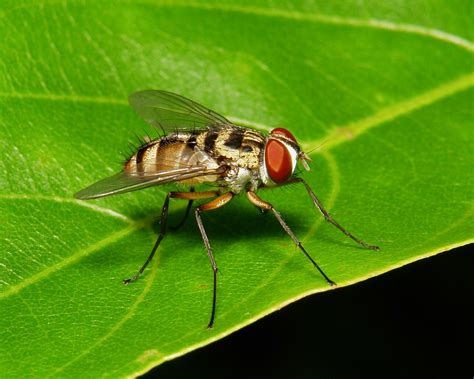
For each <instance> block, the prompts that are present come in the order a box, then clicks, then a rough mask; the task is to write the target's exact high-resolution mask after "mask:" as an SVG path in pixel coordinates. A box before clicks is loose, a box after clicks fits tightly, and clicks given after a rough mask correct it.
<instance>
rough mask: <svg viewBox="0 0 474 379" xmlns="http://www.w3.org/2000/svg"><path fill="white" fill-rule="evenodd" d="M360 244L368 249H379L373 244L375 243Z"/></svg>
mask: <svg viewBox="0 0 474 379" xmlns="http://www.w3.org/2000/svg"><path fill="white" fill-rule="evenodd" d="M362 246H364V247H365V248H366V249H369V250H374V251H380V247H378V246H375V245H368V244H366V243H365V242H364V244H363V245H362Z"/></svg>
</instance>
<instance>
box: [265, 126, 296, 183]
mask: <svg viewBox="0 0 474 379" xmlns="http://www.w3.org/2000/svg"><path fill="white" fill-rule="evenodd" d="M262 151H263V153H262V154H261V157H260V171H259V173H260V180H261V181H262V183H263V184H264V185H265V186H269V187H271V186H277V185H281V184H283V183H285V182H286V181H288V180H289V179H290V178H291V176H292V175H293V173H294V172H295V170H296V165H297V163H298V159H299V157H300V154H302V153H301V150H300V148H299V146H298V143H297V142H296V139H295V137H293V135H292V134H291V133H290V132H289V131H288V130H286V129H283V128H277V129H274V130H272V132H271V133H270V135H269V136H268V137H267V139H266V141H265V147H264V148H263V150H262Z"/></svg>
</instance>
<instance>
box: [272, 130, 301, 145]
mask: <svg viewBox="0 0 474 379" xmlns="http://www.w3.org/2000/svg"><path fill="white" fill-rule="evenodd" d="M270 134H273V135H275V134H276V135H280V136H283V137H286V138H288V139H291V140H292V141H293V142H295V143H296V138H295V136H294V135H293V134H291V132H290V131H289V130H287V129H285V128H276V129H273V130H272V131H271V132H270Z"/></svg>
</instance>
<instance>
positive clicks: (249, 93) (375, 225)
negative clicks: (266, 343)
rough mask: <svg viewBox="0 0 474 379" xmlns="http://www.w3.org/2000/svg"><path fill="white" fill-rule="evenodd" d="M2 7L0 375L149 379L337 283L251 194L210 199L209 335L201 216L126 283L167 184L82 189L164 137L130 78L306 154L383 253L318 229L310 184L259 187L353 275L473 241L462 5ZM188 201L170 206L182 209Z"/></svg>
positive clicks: (469, 15) (318, 253) (350, 279)
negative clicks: (133, 149) (289, 142)
mask: <svg viewBox="0 0 474 379" xmlns="http://www.w3.org/2000/svg"><path fill="white" fill-rule="evenodd" d="M0 19H1V22H0V35H1V36H2V39H1V49H0V51H1V52H0V70H1V75H0V107H1V113H0V143H1V152H2V158H1V161H0V209H1V211H0V230H1V232H0V233H1V234H0V237H1V245H0V259H1V260H0V286H1V290H0V291H1V292H0V304H1V311H2V316H1V318H0V337H1V341H2V347H1V354H0V357H1V358H0V372H1V373H2V374H1V376H2V377H5V378H15V377H20V376H21V377H49V376H52V377H62V378H74V377H80V376H83V375H84V373H87V374H88V375H89V376H91V377H107V376H109V377H126V376H133V375H138V374H139V373H143V372H146V371H147V370H148V369H150V368H151V367H153V366H155V365H157V364H160V363H161V362H164V361H166V360H170V359H173V358H174V357H176V356H179V355H182V354H186V353H187V352H189V351H191V350H193V349H196V348H198V347H200V346H203V345H205V344H209V343H211V342H212V341H215V340H216V339H219V338H222V337H224V336H225V335H227V334H229V333H232V332H233V331H235V330H237V329H239V328H242V327H244V326H245V325H247V324H249V323H252V322H253V321H255V320H257V319H259V318H261V317H263V316H264V315H266V314H269V313H271V312H273V311H275V310H277V309H279V308H281V307H283V306H284V305H286V304H288V303H290V302H293V301H296V300H297V299H299V298H301V297H304V296H307V295H309V294H312V293H316V292H320V291H327V290H330V288H329V286H328V285H327V284H326V282H325V281H324V280H323V278H321V276H320V275H319V274H318V273H317V272H316V270H314V269H313V268H312V266H311V265H310V264H309V262H308V261H307V259H306V258H305V257H304V255H303V254H301V253H300V252H299V251H298V250H297V249H296V248H295V246H294V245H293V244H292V242H291V240H290V239H289V238H288V237H287V236H286V235H285V234H284V232H283V231H282V230H281V229H280V227H279V225H278V224H277V222H276V221H275V220H274V219H273V218H272V216H271V214H266V215H261V214H260V213H259V212H258V211H257V210H255V208H253V207H252V206H251V205H250V204H249V203H248V202H247V201H246V199H245V197H243V196H242V197H240V198H238V199H236V200H233V201H232V203H231V204H229V205H228V206H226V207H225V208H223V209H221V210H217V211H214V212H211V213H209V214H205V215H204V222H205V225H206V227H207V230H208V234H209V238H210V240H211V243H212V245H213V248H214V253H215V256H216V260H217V262H218V265H219V268H220V270H221V273H222V275H219V278H218V279H219V284H218V286H219V287H218V307H217V318H216V325H215V328H214V329H213V330H206V328H205V327H206V324H207V321H208V318H209V313H210V305H211V295H212V272H211V268H210V265H209V262H208V259H207V257H206V253H205V249H204V246H203V244H202V241H201V237H200V235H199V232H198V229H197V227H196V225H195V222H194V220H193V218H192V217H191V218H190V219H189V220H188V222H187V224H186V225H185V227H184V228H183V229H181V230H179V231H176V232H170V233H169V235H168V236H167V237H166V238H165V240H164V241H163V243H162V246H161V247H160V249H159V251H158V256H157V259H155V261H154V262H153V264H152V265H151V267H150V268H149V269H148V270H147V271H146V272H145V275H144V276H143V277H142V278H141V279H140V280H139V281H138V282H136V283H134V284H133V285H130V286H128V287H125V286H123V285H122V284H121V280H122V279H124V278H126V277H129V276H130V275H132V274H133V273H134V272H135V270H137V269H138V268H139V266H140V265H141V264H142V263H143V261H144V259H145V258H146V256H147V254H148V253H149V251H150V249H151V247H152V245H153V242H154V239H155V238H156V234H157V230H158V225H157V222H156V220H157V218H158V216H159V213H160V209H161V205H162V202H163V200H164V195H165V192H166V191H167V190H170V189H172V188H173V187H172V186H171V187H166V188H151V189H146V190H143V191H139V192H135V193H129V194H124V195H120V196H116V197H110V198H104V199H101V200H96V201H90V202H83V201H77V200H75V199H73V197H72V195H73V194H74V193H75V192H76V191H78V190H79V189H81V188H83V187H85V186H87V185H89V184H91V183H92V182H94V181H96V180H99V179H101V178H103V177H105V176H108V175H111V174H113V173H114V172H117V171H119V170H120V169H121V163H122V161H123V159H124V158H125V156H126V155H128V154H129V152H130V151H129V150H130V148H129V143H130V142H132V143H135V144H136V142H133V141H136V136H143V135H146V134H147V133H155V132H154V131H153V129H152V128H151V127H148V126H146V125H145V124H144V123H143V122H142V121H141V120H140V119H139V118H138V117H137V116H136V114H135V113H134V112H133V110H132V109H131V108H130V107H129V106H128V105H127V101H126V99H127V96H128V95H129V94H130V93H132V92H133V91H137V90H143V89H165V90H168V91H173V92H176V93H179V94H182V95H184V96H187V97H189V98H191V99H193V100H195V101H197V102H199V103H201V104H203V105H205V106H208V107H210V108H211V109H214V110H216V111H217V112H219V113H222V114H223V115H224V116H226V117H228V118H229V119H231V120H233V121H235V122H238V123H241V124H243V125H246V126H252V127H256V128H258V129H260V130H264V131H269V130H271V129H272V128H274V127H284V128H287V129H289V130H291V132H292V133H293V134H294V135H295V136H296V138H298V140H299V141H301V142H302V144H303V146H304V148H305V149H306V150H307V151H308V150H311V149H313V150H312V152H311V154H310V156H311V158H312V159H313V162H312V171H311V172H309V173H303V174H302V175H303V176H304V177H305V178H306V179H307V181H308V182H309V183H310V185H311V186H312V187H313V189H314V191H315V192H316V193H317V194H318V195H319V197H320V198H321V200H322V202H323V203H324V204H325V205H326V207H327V208H328V209H329V210H330V212H331V213H332V215H333V216H334V217H335V218H336V219H337V220H338V221H339V222H340V223H341V224H342V225H344V226H345V227H346V228H347V229H349V230H350V231H352V232H353V233H354V234H356V235H357V236H359V237H361V238H363V239H364V240H366V241H367V242H369V243H373V244H377V245H380V247H381V251H380V252H374V251H369V250H364V249H361V248H359V247H358V246H357V245H355V244H354V243H353V242H352V241H351V240H349V239H347V238H346V237H344V236H343V235H342V234H341V233H340V232H339V231H338V230H337V229H336V228H334V227H332V226H331V225H329V224H327V223H325V222H324V220H323V219H322V217H321V215H320V214H318V212H317V210H316V209H315V208H314V207H313V206H312V204H311V202H310V199H309V198H308V197H307V195H306V193H305V191H304V188H302V187H301V188H300V187H299V186H298V185H294V186H290V187H288V188H281V189H276V190H273V191H262V192H261V196H262V197H263V198H264V199H266V200H268V201H271V202H272V203H273V204H274V205H275V207H276V208H277V209H278V210H280V212H281V213H282V214H283V215H284V217H285V218H286V219H287V221H288V223H289V225H290V226H291V227H292V228H293V229H294V231H295V233H296V234H297V235H298V236H299V237H300V238H301V239H302V241H303V243H304V245H305V246H306V248H307V250H308V251H309V252H310V253H311V254H312V255H313V256H314V258H315V259H316V260H317V261H318V262H319V263H320V265H321V267H322V268H323V269H324V270H325V272H326V273H327V274H328V275H329V276H330V277H331V278H332V279H333V280H334V281H336V282H337V283H338V285H339V286H345V285H349V284H351V283H354V282H358V281H361V280H364V279H367V278H369V277H372V276H375V275H379V274H382V273H384V272H386V271H389V270H391V269H393V268H396V267H399V266H402V265H404V264H407V263H409V262H412V261H415V260H418V259H422V258H425V257H428V256H430V255H433V254H437V253H440V252H442V251H446V250H449V249H451V248H453V247H456V246H460V245H464V244H466V243H469V242H472V241H473V230H474V225H473V212H474V211H473V209H474V208H473V176H472V167H474V155H473V153H472V152H473V151H474V142H473V140H474V138H473V137H474V123H473V109H474V107H473V85H474V74H473V51H474V44H473V42H472V38H473V33H474V31H473V28H472V19H473V6H472V3H471V2H469V1H429V0H420V1H416V2H410V1H406V2H405V1H399V2H379V1H367V2H359V1H345V2H312V1H308V2H304V4H303V3H302V4H299V2H293V1H288V2H285V1H281V2H273V3H266V2H253V1H248V2H228V1H216V2H213V1H206V2H179V1H177V2H175V1H169V2H166V1H156V2H155V1H146V0H145V1H137V2H135V1H117V2H114V3H111V2H102V1H97V2H96V1H84V0H78V1H5V0H4V1H2V7H1V10H0ZM152 135H153V134H152ZM184 209H185V204H184V203H183V202H180V201H179V200H173V201H172V203H171V213H170V223H171V224H173V223H177V222H179V220H180V218H181V216H182V213H183V211H184ZM315 320H317V315H315ZM289 327H290V326H289Z"/></svg>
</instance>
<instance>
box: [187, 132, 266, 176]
mask: <svg viewBox="0 0 474 379" xmlns="http://www.w3.org/2000/svg"><path fill="white" fill-rule="evenodd" d="M196 142H197V146H198V147H199V148H200V149H202V150H203V151H205V152H206V153H208V154H210V155H211V156H212V157H213V158H214V159H215V160H217V161H218V162H221V163H223V164H226V165H228V166H229V167H232V166H238V167H242V168H246V169H249V170H258V167H259V164H260V153H261V151H262V148H263V146H264V143H265V137H264V136H263V135H262V134H260V133H259V132H256V131H254V130H250V129H244V128H238V127H236V126H228V127H227V126H223V127H219V128H218V129H217V128H216V129H212V128H211V129H209V130H208V131H207V132H205V133H202V134H201V135H199V136H198V137H197V141H196Z"/></svg>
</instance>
